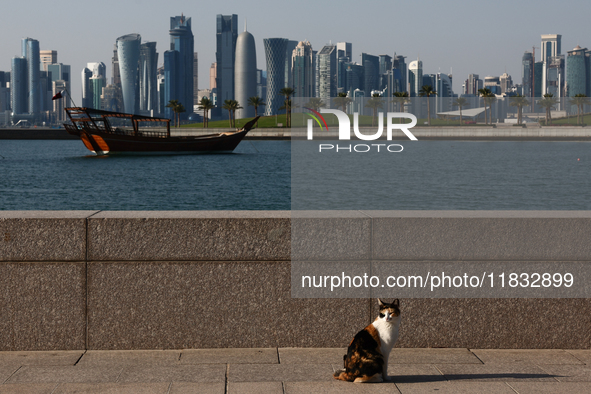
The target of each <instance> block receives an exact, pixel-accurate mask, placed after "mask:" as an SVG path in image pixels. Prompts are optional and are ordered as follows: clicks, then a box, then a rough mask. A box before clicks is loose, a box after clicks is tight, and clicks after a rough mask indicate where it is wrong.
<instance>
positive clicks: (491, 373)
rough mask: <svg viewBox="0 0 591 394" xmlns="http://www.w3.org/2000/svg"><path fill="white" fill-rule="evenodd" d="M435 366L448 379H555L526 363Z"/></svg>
mask: <svg viewBox="0 0 591 394" xmlns="http://www.w3.org/2000/svg"><path fill="white" fill-rule="evenodd" d="M436 367H437V369H439V370H440V371H441V373H443V375H444V377H445V379H447V380H450V381H452V380H466V381H481V382H485V381H491V382H492V381H503V382H509V381H542V382H543V381H550V382H554V381H555V379H554V378H553V377H552V375H551V374H548V372H546V371H545V370H543V369H541V368H540V367H538V366H535V365H528V364H509V365H507V364H498V365H497V364H486V365H482V364H481V365H475V364H438V365H436Z"/></svg>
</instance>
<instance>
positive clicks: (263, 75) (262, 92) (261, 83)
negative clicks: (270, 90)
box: [257, 70, 267, 98]
mask: <svg viewBox="0 0 591 394" xmlns="http://www.w3.org/2000/svg"><path fill="white" fill-rule="evenodd" d="M257 96H258V97H260V98H266V97H267V72H266V71H263V70H257Z"/></svg>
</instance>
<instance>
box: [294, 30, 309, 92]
mask: <svg viewBox="0 0 591 394" xmlns="http://www.w3.org/2000/svg"><path fill="white" fill-rule="evenodd" d="M291 64H292V74H293V88H294V90H295V92H294V94H293V95H294V97H313V96H314V68H313V61H312V45H311V44H310V41H300V42H299V43H298V45H297V46H296V47H295V49H294V50H293V52H292V56H291Z"/></svg>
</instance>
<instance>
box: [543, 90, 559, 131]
mask: <svg viewBox="0 0 591 394" xmlns="http://www.w3.org/2000/svg"><path fill="white" fill-rule="evenodd" d="M557 103H558V100H556V98H554V95H553V94H552V93H546V94H545V95H544V98H543V99H541V100H539V101H538V104H539V105H540V106H541V107H543V108H546V126H548V122H549V121H551V120H552V114H551V113H550V110H551V109H554V106H555V105H556V104H557Z"/></svg>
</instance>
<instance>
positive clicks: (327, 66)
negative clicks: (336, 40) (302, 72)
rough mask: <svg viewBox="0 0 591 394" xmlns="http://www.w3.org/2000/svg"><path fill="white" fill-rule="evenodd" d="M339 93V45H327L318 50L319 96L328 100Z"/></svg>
mask: <svg viewBox="0 0 591 394" xmlns="http://www.w3.org/2000/svg"><path fill="white" fill-rule="evenodd" d="M336 95H337V47H336V46H335V45H325V46H324V47H322V49H321V50H320V52H318V97H320V98H322V99H324V100H325V101H327V102H328V100H329V99H330V98H331V97H335V96H336Z"/></svg>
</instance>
